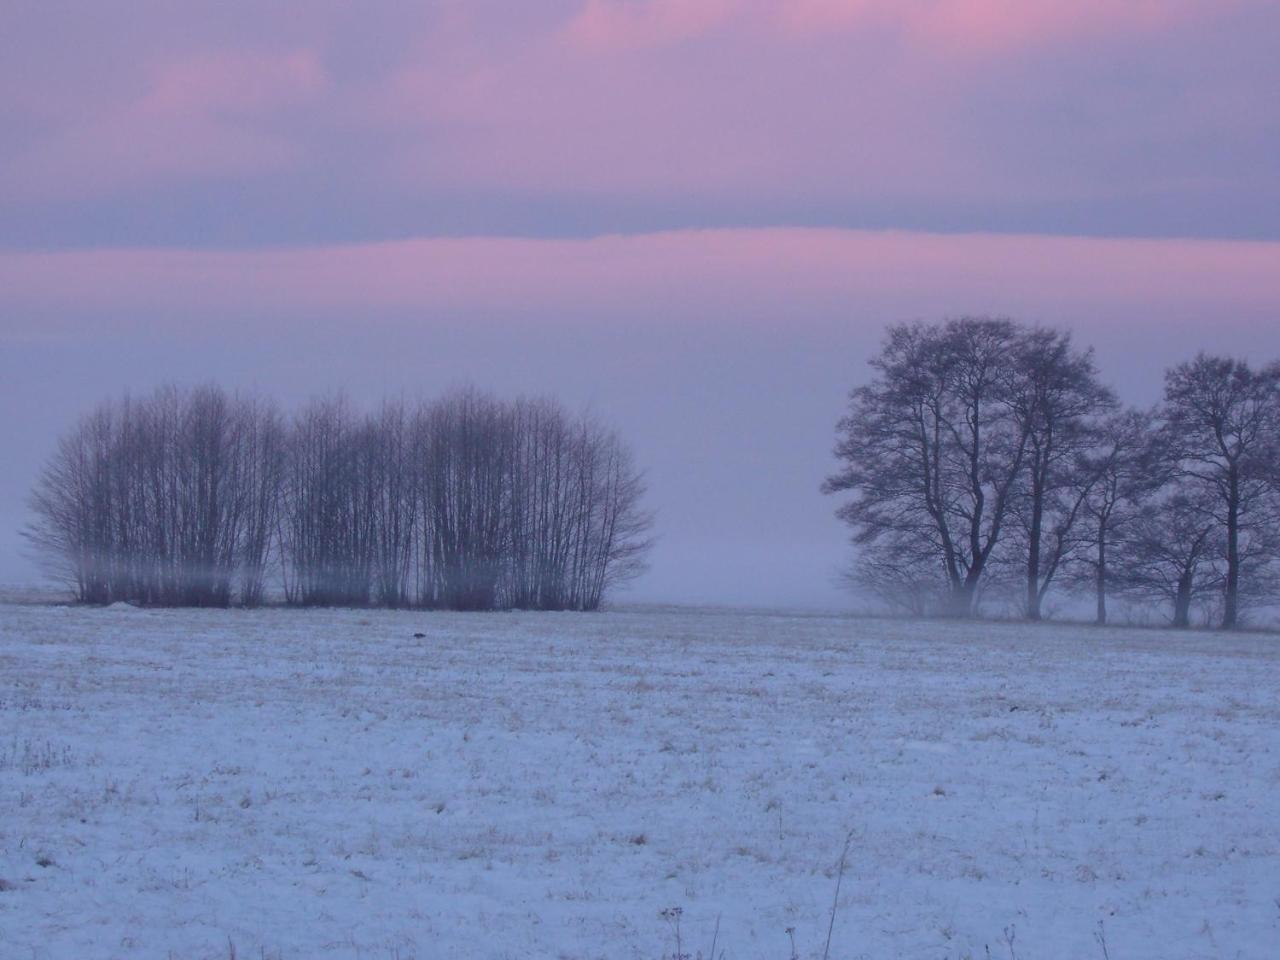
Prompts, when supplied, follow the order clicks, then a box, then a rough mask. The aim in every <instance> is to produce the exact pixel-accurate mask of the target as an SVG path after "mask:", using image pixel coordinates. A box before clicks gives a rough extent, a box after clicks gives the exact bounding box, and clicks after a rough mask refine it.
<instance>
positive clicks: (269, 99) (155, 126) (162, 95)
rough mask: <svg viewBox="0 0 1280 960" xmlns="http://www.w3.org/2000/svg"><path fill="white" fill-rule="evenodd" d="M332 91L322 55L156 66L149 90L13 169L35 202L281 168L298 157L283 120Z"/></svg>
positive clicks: (103, 110)
mask: <svg viewBox="0 0 1280 960" xmlns="http://www.w3.org/2000/svg"><path fill="white" fill-rule="evenodd" d="M324 89H325V77H324V73H323V70H322V68H321V65H320V60H319V57H318V55H317V54H316V53H315V52H314V51H309V50H301V51H290V52H286V53H282V54H248V53H244V52H239V51H221V52H217V53H202V54H197V55H195V56H192V57H189V58H186V59H180V60H170V61H165V62H162V63H158V64H156V65H154V66H152V67H151V68H150V69H149V71H148V78H147V81H146V84H145V87H144V89H143V91H142V92H141V93H140V94H139V95H136V96H133V97H130V98H128V99H123V100H118V101H117V102H115V103H112V104H104V105H101V106H100V107H99V109H97V110H96V111H94V112H93V113H91V114H88V115H85V116H81V117H77V118H76V119H74V120H73V121H72V122H71V123H69V124H67V125H66V126H64V127H63V128H62V129H61V130H60V131H59V132H58V133H57V134H56V135H54V136H53V137H51V138H50V139H49V140H47V141H45V142H44V143H43V144H42V145H41V146H40V147H39V148H37V149H36V150H34V151H33V152H31V153H29V154H27V155H26V156H23V157H20V158H19V159H18V161H17V162H16V163H15V164H14V165H13V166H12V167H11V168H10V169H9V171H8V173H9V176H8V179H9V181H10V187H11V189H13V190H16V191H19V192H20V193H21V194H22V195H23V196H25V197H27V198H30V197H31V196H33V195H35V196H39V195H46V194H47V195H62V196H65V195H67V194H68V193H79V194H82V195H83V194H89V193H94V192H98V191H102V190H109V189H113V188H115V187H117V186H120V185H125V184H134V183H139V182H146V183H149V182H152V181H153V180H154V179H156V178H161V179H173V178H178V179H183V178H191V177H196V178H199V177H206V176H211V175H227V174H232V175H235V174H246V173H256V172H261V171H264V170H272V169H279V168H281V167H285V166H287V165H289V164H290V163H291V162H293V161H295V160H296V159H297V158H298V148H297V147H296V146H295V145H294V144H293V143H291V142H290V141H289V139H288V137H287V136H285V135H282V134H280V133H279V132H277V131H275V130H273V129H272V128H271V125H270V120H271V119H272V118H273V117H274V116H275V115H276V114H277V113H278V112H280V111H282V110H286V109H289V108H291V107H295V106H297V105H299V104H303V103H305V102H307V101H309V100H311V99H313V98H315V97H317V96H318V95H320V94H321V93H322V92H323V91H324Z"/></svg>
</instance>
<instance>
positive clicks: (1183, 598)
mask: <svg viewBox="0 0 1280 960" xmlns="http://www.w3.org/2000/svg"><path fill="white" fill-rule="evenodd" d="M871 367H872V370H873V376H872V378H871V379H870V381H869V382H868V383H866V384H864V385H862V386H859V387H857V388H856V389H855V390H853V391H852V393H851V395H850V400H849V407H848V410H847V413H846V415H845V416H844V417H843V418H842V419H841V420H840V422H839V425H838V427H837V434H838V440H837V445H836V449H835V454H836V457H837V459H838V460H839V462H840V469H839V470H838V471H837V472H836V473H834V474H833V475H832V476H830V477H829V478H828V479H827V481H826V483H825V484H824V486H823V489H824V491H825V492H826V493H829V494H850V495H851V497H850V498H849V499H848V500H846V502H845V503H843V504H842V505H841V506H840V508H839V510H838V515H839V516H840V517H841V518H842V519H843V520H844V521H845V522H846V523H848V524H849V525H850V526H851V528H852V531H853V542H854V544H855V546H856V548H857V551H856V552H857V556H856V559H855V561H854V565H853V567H852V568H851V572H850V575H849V576H850V579H851V580H852V581H853V582H854V583H855V584H856V585H857V586H859V587H860V588H861V589H863V590H867V591H869V592H871V593H873V594H874V595H876V596H877V597H879V598H881V599H882V600H883V601H885V602H886V603H888V604H890V605H892V606H895V607H898V608H900V609H905V610H909V611H911V612H914V613H921V614H923V613H944V614H948V615H954V616H972V615H975V614H976V613H978V612H979V610H980V607H981V605H982V604H983V602H984V600H990V599H991V598H997V597H998V598H1003V599H1005V600H1006V601H1007V599H1008V598H1009V597H1015V598H1016V600H1015V605H1016V609H1017V610H1018V612H1019V613H1021V614H1023V615H1025V616H1027V617H1029V618H1030V619H1033V620H1038V619H1041V618H1042V617H1043V616H1044V615H1045V611H1046V599H1047V598H1048V597H1049V595H1050V594H1051V592H1052V591H1054V590H1058V589H1061V590H1062V591H1063V592H1074V593H1079V592H1082V591H1083V592H1087V594H1088V595H1090V597H1091V603H1092V606H1093V607H1094V609H1095V617H1096V620H1097V621H1098V622H1099V623H1105V622H1106V621H1107V619H1108V601H1109V600H1111V599H1113V598H1122V599H1124V600H1127V601H1132V602H1137V603H1141V604H1154V605H1157V606H1159V607H1160V608H1161V609H1163V610H1164V611H1165V612H1166V613H1167V616H1168V618H1169V620H1170V621H1171V622H1172V623H1173V624H1175V625H1177V626H1188V625H1189V624H1190V623H1191V622H1192V621H1193V619H1195V618H1196V617H1199V618H1200V619H1202V620H1204V621H1205V622H1216V623H1218V624H1220V625H1221V626H1224V627H1227V628H1232V627H1236V626H1239V625H1241V624H1242V623H1243V622H1244V620H1245V618H1246V614H1247V611H1248V610H1249V609H1251V608H1256V607H1261V606H1266V605H1269V604H1272V603H1274V602H1276V600H1277V598H1278V597H1280V363H1271V364H1269V365H1266V366H1263V367H1255V366H1253V365H1251V364H1250V363H1249V362H1247V361H1244V360H1238V359H1232V358H1226V357H1217V356H1209V355H1206V354H1200V355H1198V356H1197V357H1195V358H1194V359H1193V360H1190V361H1188V362H1185V363H1181V364H1178V365H1177V366H1175V367H1173V368H1172V369H1170V370H1168V371H1167V372H1166V374H1165V386H1164V397H1163V400H1162V401H1161V402H1160V403H1159V404H1158V405H1156V406H1155V407H1154V408H1152V409H1147V410H1136V409H1126V408H1124V407H1122V406H1121V405H1120V403H1119V402H1118V401H1117V398H1116V395H1115V393H1114V391H1113V390H1112V389H1110V388H1109V387H1108V386H1107V385H1105V384H1103V383H1102V382H1101V381H1100V379H1099V376H1098V372H1097V369H1096V364H1095V361H1094V354H1093V351H1092V349H1087V348H1080V347H1078V346H1077V345H1076V344H1075V343H1074V342H1073V340H1072V337H1071V335H1070V333H1068V332H1065V331H1062V330H1055V329H1047V328H1040V327H1034V328H1033V327H1028V326H1025V325H1022V324H1018V323H1015V322H1014V321H1012V320H1008V319H992V318H984V317H968V318H960V319H956V320H951V321H948V322H945V323H935V324H928V323H913V324H903V325H897V326H892V327H890V328H889V330H888V332H887V335H886V337H885V341H884V344H883V347H882V349H881V351H880V353H879V354H878V355H877V356H876V357H875V358H874V359H872V361H871Z"/></svg>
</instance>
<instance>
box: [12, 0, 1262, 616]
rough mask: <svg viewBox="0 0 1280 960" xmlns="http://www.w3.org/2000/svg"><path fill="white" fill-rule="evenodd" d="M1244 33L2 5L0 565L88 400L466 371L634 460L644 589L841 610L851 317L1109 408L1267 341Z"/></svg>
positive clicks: (556, 8) (1046, 21) (786, 12)
mask: <svg viewBox="0 0 1280 960" xmlns="http://www.w3.org/2000/svg"><path fill="white" fill-rule="evenodd" d="M1278 41H1280V4H1276V3H1273V2H1268V0H1125V2H1112V0H530V2H521V3H510V2H499V0H469V2H466V3H456V2H444V0H441V2H428V3H423V4H407V3H400V2H391V0H386V2H381V0H372V2H369V3H362V4H350V3H346V2H340V0H306V2H302V0H298V2H291V3H282V4H269V5H264V4H258V3H248V2H246V0H225V2H220V3H207V2H203V0H198V2H194V3H186V4H181V5H175V4H172V3H169V2H167V0H132V2H128V3H125V2H113V0H106V2H103V3H94V4H62V3H56V2H54V3H41V4H36V3H28V4H17V5H10V8H8V9H6V11H5V15H4V29H3V30H0V401H2V402H3V403H4V404H5V405H6V409H11V410H12V409H21V410H26V411H30V412H31V413H30V416H22V417H13V416H11V417H7V418H5V420H4V422H3V424H0V443H2V444H3V445H4V446H3V449H6V450H7V451H11V452H12V457H11V464H10V467H9V469H8V470H7V471H6V472H5V473H4V474H3V476H0V579H5V578H15V577H22V576H26V575H27V574H28V571H29V567H28V566H27V565H26V561H25V560H24V559H22V557H21V556H20V554H19V551H18V549H17V546H16V544H17V540H16V537H15V536H13V535H12V531H13V530H14V529H15V528H16V527H17V525H18V524H19V523H20V522H21V519H22V515H23V506H22V501H23V497H24V495H25V492H26V490H27V489H28V487H29V484H30V482H31V479H32V477H33V476H34V473H35V471H36V469H37V468H38V465H39V462H40V460H41V459H42V458H43V457H44V456H45V455H46V454H47V452H48V449H49V447H50V445H51V443H52V437H53V436H54V435H55V434H56V433H57V432H58V431H59V430H61V429H63V428H64V427H65V426H66V425H67V423H69V422H70V421H72V420H73V419H74V417H75V416H76V415H77V414H78V413H79V412H81V410H83V409H84V408H85V407H86V406H88V405H90V404H92V403H93V402H94V401H96V400H97V399H98V398H99V397H101V396H102V395H104V394H113V393H118V392H119V391H120V390H122V389H126V388H128V389H135V390H137V389H146V388H149V387H150V386H151V385H153V384H155V383H157V382H160V381H162V380H168V379H173V380H180V381H188V382H189V381H191V380H200V379H205V378H209V377H214V378H217V379H220V380H222V381H224V382H226V383H228V384H230V385H233V386H245V387H254V388H257V389H261V390H263V391H264V392H268V393H273V394H277V395H279V396H281V397H282V398H284V399H286V400H296V399H299V398H302V397H305V396H308V395H310V394H311V393H314V392H316V391H320V390H325V389H329V388H333V387H346V388H347V389H348V390H350V391H351V392H352V394H353V395H354V396H355V397H356V398H357V399H361V400H370V399H373V398H376V397H377V396H380V395H381V394H383V393H385V392H387V391H388V390H394V391H405V392H407V393H415V392H425V393H433V392H437V391H438V390H439V389H441V388H443V387H444V386H448V385H450V384H454V383H459V382H465V381H474V382H476V383H478V384H480V385H481V386H484V387H488V388H491V389H494V390H496V391H498V392H501V393H513V392H526V393H553V394H557V395H559V396H561V397H562V398H564V399H565V400H566V401H567V402H568V403H570V405H589V406H592V407H594V408H595V409H597V410H598V411H599V412H600V413H601V414H603V415H604V416H606V417H608V418H610V419H612V420H614V421H616V422H617V423H618V424H619V425H620V427H622V428H623V430H624V432H625V433H626V434H627V435H628V436H630V437H632V438H634V442H635V444H636V446H637V452H638V453H639V455H640V458H641V460H642V461H643V462H645V463H646V464H648V465H649V467H650V472H651V483H652V486H653V490H654V492H653V497H654V505H655V506H656V507H657V508H658V510H659V514H660V533H661V538H660V541H659V547H658V550H657V552H656V553H655V556H654V571H653V573H652V574H651V575H650V576H649V578H648V579H647V580H646V581H644V583H642V584H641V585H639V588H638V594H639V595H640V596H643V597H644V598H646V599H656V600H662V599H686V600H688V599H695V600H696V599H703V600H713V601H735V602H740V601H755V602H760V603H815V604H830V603H837V602H840V601H839V596H840V595H839V594H838V592H837V591H836V590H835V588H834V587H833V586H832V585H831V578H830V574H831V572H832V570H833V569H834V567H835V566H836V565H837V564H838V563H839V562H840V561H841V560H842V558H843V557H844V556H845V546H844V531H843V530H842V529H841V528H840V527H839V526H838V524H836V523H835V522H834V521H833V520H832V518H831V515H830V512H831V505H830V504H829V503H828V502H826V501H825V500H824V499H823V498H821V497H820V496H819V495H818V494H817V492H816V490H817V485H818V483H819V481H820V479H821V477H822V476H823V474H824V473H825V472H826V471H827V469H828V467H829V449H830V445H831V438H832V424H833V422H834V420H835V418H836V417H837V416H838V415H839V412H840V407H841V404H842V399H843V396H844V394H845V392H846V391H847V389H848V388H849V387H850V386H851V385H852V384H853V383H854V382H855V381H856V380H857V378H858V377H859V376H860V375H861V374H862V371H863V370H864V369H865V361H866V359H867V357H868V355H869V354H870V353H871V352H872V351H873V350H874V348H875V344H876V342H877V341H878V338H879V335H880V330H881V329H882V327H883V325H884V324H885V323H886V322H891V321H897V320H904V319H915V318H925V319H930V318H937V317H942V316H947V315H954V314H957V313H964V312H991V313H1008V314H1013V315H1015V316H1018V317H1021V318H1023V319H1026V320H1028V321H1032V322H1045V323H1060V324H1065V325H1068V326H1070V327H1072V328H1073V329H1074V330H1076V331H1078V333H1079V335H1080V336H1081V338H1082V339H1085V340H1087V341H1089V342H1093V343H1095V344H1096V345H1097V347H1098V351H1099V359H1100V361H1101V363H1102V366H1103V368H1104V369H1105V370H1106V371H1107V372H1108V374H1109V376H1110V377H1111V378H1112V379H1113V380H1114V381H1115V382H1117V384H1118V385H1120V386H1121V387H1122V390H1123V391H1125V392H1126V394H1127V395H1128V397H1129V398H1130V399H1131V400H1133V401H1134V402H1144V403H1145V402H1149V401H1150V400H1152V399H1154V397H1155V394H1156V391H1157V389H1158V384H1159V378H1160V372H1161V369H1162V368H1163V366H1164V365H1166V364H1168V363H1170V362H1173V361H1175V360H1177V359H1180V358H1181V357H1183V356H1185V355H1188V354H1190V353H1193V352H1194V351H1195V350H1196V349H1200V348H1205V349H1210V350H1222V351H1227V352H1235V353H1248V354H1250V355H1251V356H1259V357H1265V356H1275V355H1277V354H1280V281H1278V280H1277V278H1278V277H1280V177H1278V176H1277V173H1276V171H1277V170H1280V105H1278V103H1277V99H1276V97H1275V96H1274V95H1273V93H1274V91H1276V90H1280V58H1277V57H1276V56H1275V51H1276V49H1277V46H1278ZM744 517H749V518H751V522H750V523H744V520H743V518H744ZM780 570H782V571H785V575H780V574H779V571H780ZM694 583H697V584H702V585H704V586H702V587H700V588H699V591H693V590H692V588H690V587H689V586H688V585H689V584H694Z"/></svg>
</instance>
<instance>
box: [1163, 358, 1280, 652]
mask: <svg viewBox="0 0 1280 960" xmlns="http://www.w3.org/2000/svg"><path fill="white" fill-rule="evenodd" d="M1161 420H1162V423H1161V443H1162V445H1163V446H1164V448H1165V450H1166V451H1167V456H1168V461H1169V464H1170V471H1171V474H1172V476H1173V477H1174V478H1175V479H1176V480H1178V481H1181V482H1182V483H1185V484H1186V485H1187V486H1188V488H1189V493H1188V496H1190V497H1192V498H1194V499H1196V500H1197V501H1199V500H1200V499H1201V498H1207V500H1206V502H1207V503H1208V504H1211V505H1212V506H1211V508H1207V509H1211V515H1212V516H1213V517H1214V518H1215V519H1216V520H1217V522H1218V524H1219V526H1220V527H1221V533H1222V537H1221V548H1222V551H1223V557H1222V559H1223V562H1224V565H1225V569H1224V573H1223V581H1222V589H1223V605H1222V625H1223V626H1224V627H1227V628H1232V627H1235V626H1237V625H1238V624H1239V622H1240V613H1241V597H1242V595H1245V594H1248V593H1249V592H1250V590H1251V587H1250V586H1249V585H1247V584H1243V582H1242V581H1243V576H1244V574H1245V572H1246V570H1248V569H1249V568H1254V569H1258V570H1261V569H1263V568H1265V567H1266V566H1267V565H1268V564H1269V563H1270V562H1272V561H1273V560H1274V558H1275V554H1274V552H1273V550H1272V548H1273V547H1274V538H1273V537H1271V536H1269V531H1270V530H1271V528H1273V527H1274V526H1275V524H1276V522H1277V503H1276V486H1275V470H1276V462H1277V457H1278V456H1280V364H1272V365H1270V366H1268V367H1266V368H1264V369H1262V370H1254V369H1253V368H1252V367H1251V366H1250V365H1249V364H1248V363H1247V362H1245V361H1243V360H1232V359H1229V358H1226V357H1213V356H1208V355H1206V354H1200V355H1198V356H1197V357H1196V358H1195V359H1194V360H1192V361H1190V362H1188V363H1183V364H1179V365H1178V366H1176V367H1174V368H1173V369H1172V370H1170V371H1168V373H1167V374H1166V375H1165V400H1164V404H1163V407H1162V408H1161Z"/></svg>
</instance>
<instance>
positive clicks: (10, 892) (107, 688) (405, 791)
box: [0, 603, 1280, 960]
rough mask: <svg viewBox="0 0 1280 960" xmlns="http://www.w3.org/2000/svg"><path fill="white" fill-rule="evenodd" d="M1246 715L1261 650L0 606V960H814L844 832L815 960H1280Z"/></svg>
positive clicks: (804, 628)
mask: <svg viewBox="0 0 1280 960" xmlns="http://www.w3.org/2000/svg"><path fill="white" fill-rule="evenodd" d="M415 632H422V633H425V634H426V639H422V640H415V639H414V638H413V634H414V633H415ZM1278 694H1280V640H1278V639H1277V638H1276V637H1274V636H1266V635H1223V634H1211V633H1183V634H1178V633H1173V632H1169V631H1162V630H1100V629H1093V628H1084V627H1070V626H1055V625H1044V626H1039V627H1031V626H1028V625H1019V624H990V623H974V624H956V623H938V622H911V621H891V620H872V619H851V618H841V617H819V616H786V615H777V614H759V613H747V612H732V611H690V610H684V611H682V610H671V609H648V610H646V609H634V610H621V611H616V612H609V613H603V614H598V615H589V614H588V615H581V614H521V613H513V614H494V615H452V614H441V613H430V614H428V613H410V612H394V613H393V612H369V611H363V612H361V611H293V610H284V609H269V610H261V611H156V610H138V609H132V608H130V609H127V610H94V609H82V608H71V607H58V606H51V605H37V604H31V603H22V604H10V605H4V606H0V700H2V703H0V881H3V882H2V883H0V957H4V958H6V960H7V958H22V960H25V958H77V960H92V958H108V957H157V958H170V957H172V958H204V957H208V958H221V960H225V958H227V957H228V956H229V955H230V951H231V946H232V945H234V948H235V952H236V955H237V956H238V957H241V958H262V957H266V958H274V957H282V958H311V957H340V958H399V960H410V958H429V957H431V958H434V957H513V958H514V957H566V958H568V957H592V958H594V957H610V958H613V957H618V958H632V957H635V958H647V960H658V958H661V957H664V956H665V957H670V956H671V954H672V953H673V952H674V951H675V949H676V943H675V940H674V936H673V930H672V926H671V923H670V922H669V920H668V919H664V918H663V916H662V915H661V914H662V911H664V910H665V909H667V908H671V907H679V908H681V911H682V913H681V916H680V925H681V936H682V946H683V949H684V950H685V951H686V952H688V953H690V954H695V955H696V953H697V952H699V951H702V952H704V953H705V952H706V951H707V949H708V947H709V945H710V942H711V938H712V935H713V931H714V929H715V925H716V923H717V919H718V921H719V939H718V946H717V955H718V954H719V952H720V950H721V949H722V950H723V951H724V956H725V958H726V960H742V958H756V957H759V958H773V960H786V958H787V957H789V956H790V949H791V946H790V937H791V936H794V939H795V944H796V949H797V952H798V954H799V956H800V957H803V958H811V957H821V956H822V952H823V944H824V941H825V938H826V933H827V926H828V922H829V919H830V914H829V911H830V909H831V906H832V901H833V897H834V895H835V890H836V881H837V869H836V867H837V861H838V860H839V857H840V851H841V848H842V846H843V845H844V842H845V837H846V835H849V834H850V832H852V834H851V836H852V839H851V842H850V845H849V854H848V860H847V865H846V869H845V872H844V875H843V878H842V880H841V885H840V894H839V899H838V902H837V909H836V915H835V924H834V932H833V936H832V945H831V951H830V955H831V957H833V958H858V957H868V958H888V957H910V958H915V957H919V958H932V960H941V958H963V957H974V958H984V957H985V956H986V952H985V951H986V949H987V948H988V947H989V948H990V951H991V956H992V957H996V958H1006V957H1014V956H1016V957H1018V958H1027V960H1031V958H1035V960H1046V958H1059V957H1061V958H1088V957H1098V958H1101V957H1102V956H1103V951H1102V946H1101V944H1100V943H1099V941H1098V939H1097V937H1098V935H1099V934H1101V935H1102V936H1104V937H1105V940H1106V947H1107V951H1108V954H1109V956H1110V957H1112V958H1116V960H1141V958H1153V960H1154V958H1160V960H1168V958H1178V957H1188V958H1191V957H1206V958H1207V957H1227V958H1274V957H1276V956H1277V955H1280V799H1278V797H1280V696H1278ZM789 928H790V929H791V930H792V931H793V933H792V934H788V932H787V931H788V929H789Z"/></svg>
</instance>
